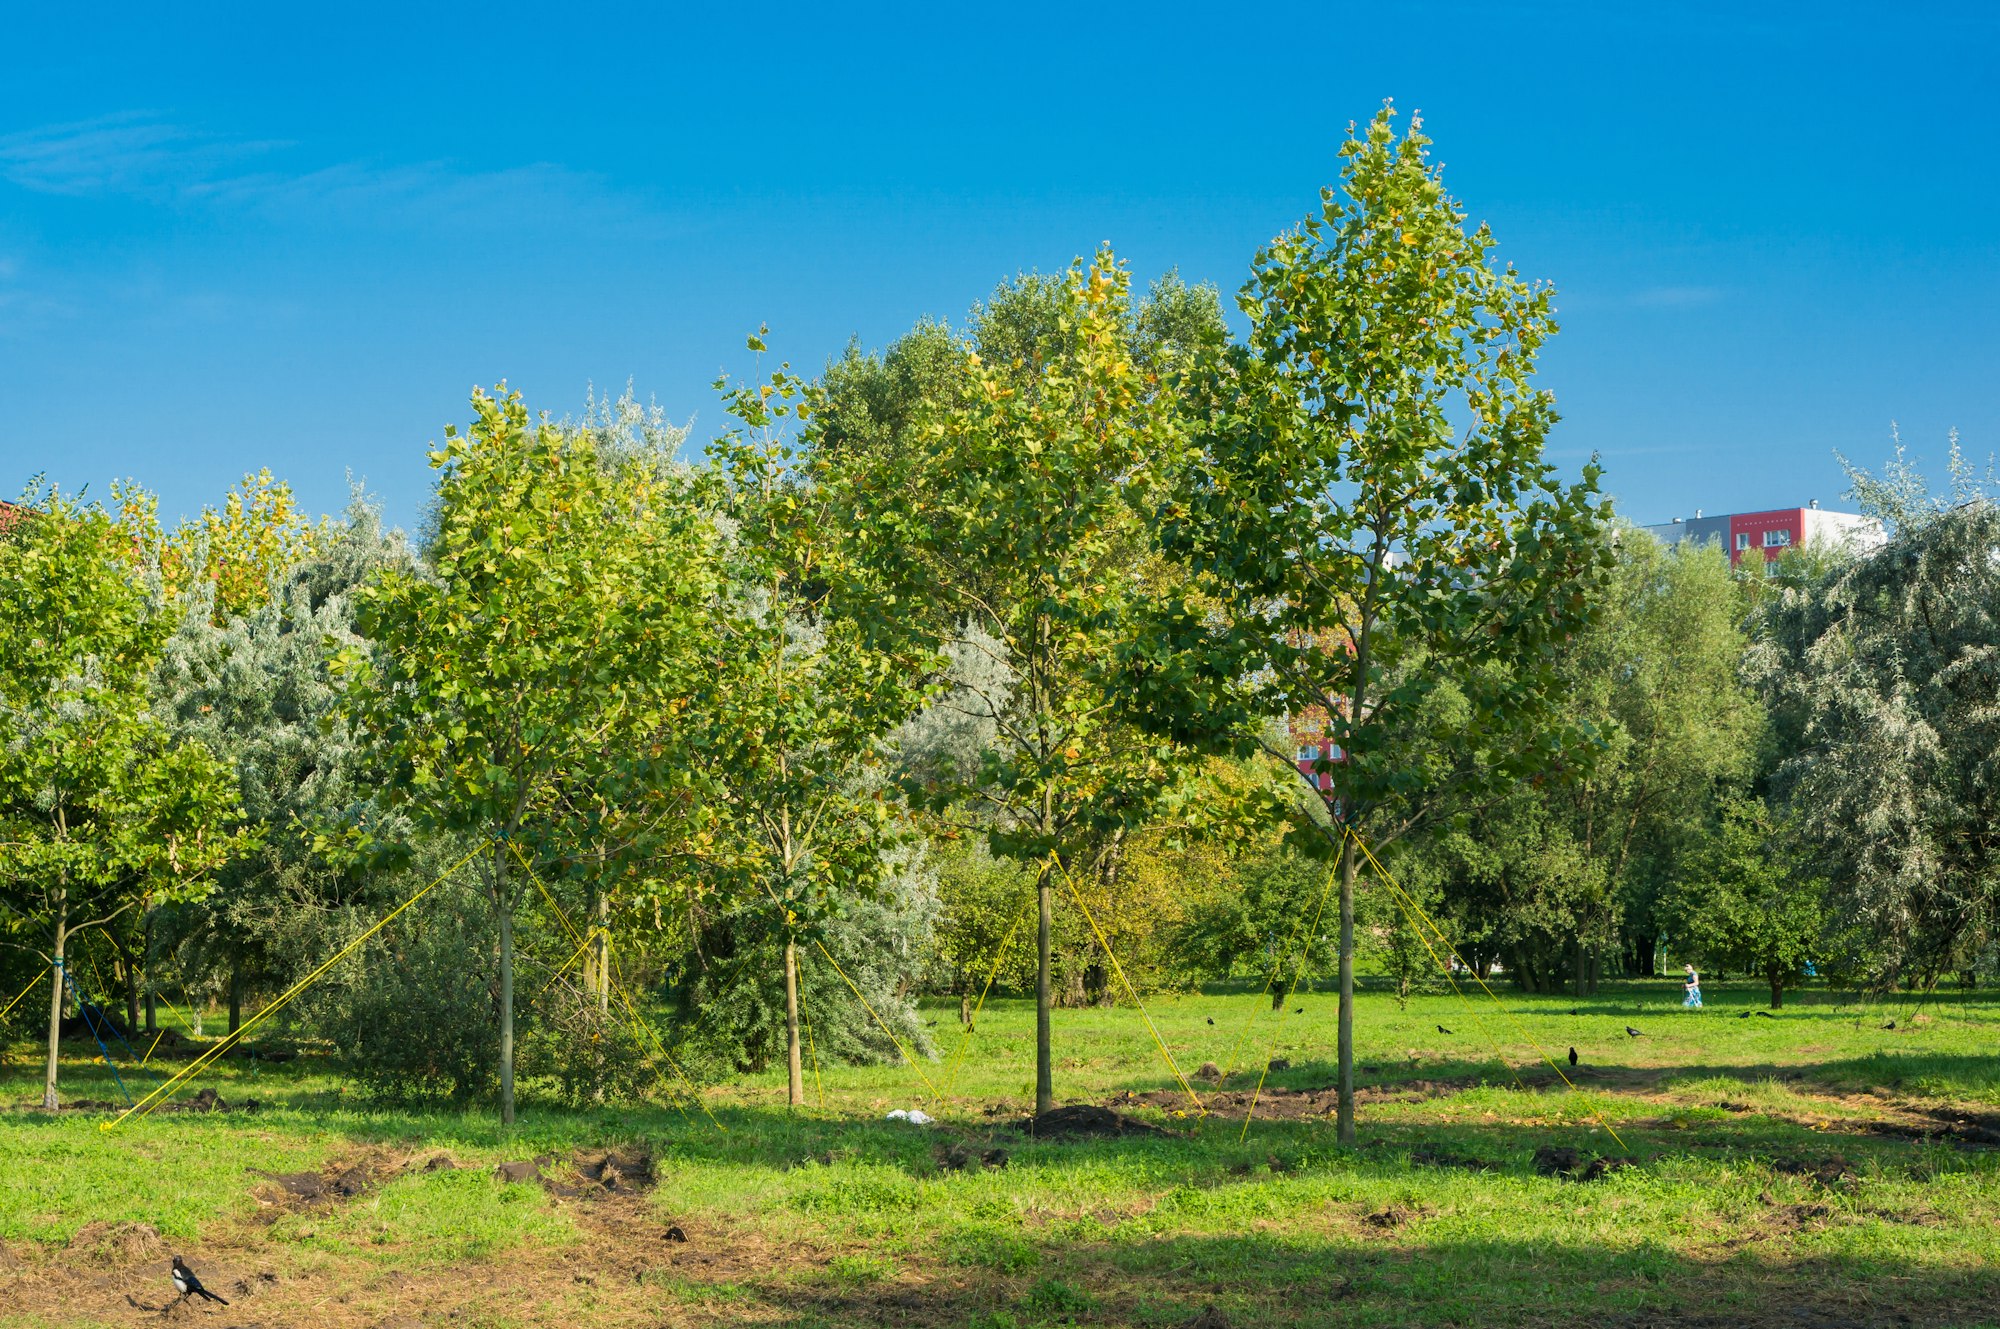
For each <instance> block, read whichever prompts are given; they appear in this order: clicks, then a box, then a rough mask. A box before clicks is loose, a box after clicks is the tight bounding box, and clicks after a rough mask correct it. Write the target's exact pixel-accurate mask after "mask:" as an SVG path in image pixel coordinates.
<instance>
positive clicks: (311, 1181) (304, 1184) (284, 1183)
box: [248, 1163, 369, 1206]
mask: <svg viewBox="0 0 2000 1329" xmlns="http://www.w3.org/2000/svg"><path fill="white" fill-rule="evenodd" d="M248 1171H249V1173H250V1175H251V1176H253V1177H262V1178H263V1179H264V1180H265V1181H267V1182H269V1183H270V1184H271V1185H272V1186H275V1187H276V1188H277V1190H278V1192H279V1194H280V1195H281V1196H282V1198H283V1199H284V1200H286V1201H287V1202H288V1203H291V1204H295V1205H299V1206H305V1205H313V1204H320V1203H324V1202H327V1201H332V1200H351V1199H353V1198H354V1197H355V1196H357V1195H359V1194H361V1193H362V1192H363V1191H365V1190H367V1189H368V1185H369V1175H368V1170H367V1169H366V1168H364V1167H362V1166H361V1165H360V1164H358V1163H357V1164H350V1165H348V1166H346V1167H341V1166H339V1165H337V1164H336V1165H334V1166H333V1167H331V1168H329V1169H328V1170H327V1171H325V1172H266V1171H264V1170H263V1169H262V1168H254V1167H253V1168H250V1169H248Z"/></svg>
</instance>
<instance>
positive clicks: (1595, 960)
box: [1590, 946, 1604, 997]
mask: <svg viewBox="0 0 2000 1329" xmlns="http://www.w3.org/2000/svg"><path fill="white" fill-rule="evenodd" d="M1603 966H1604V952H1603V950H1602V949H1601V948H1599V947H1597V946H1592V947H1591V948H1590V995H1591V996H1593V997H1594V996H1596V995H1597V976H1598V972H1599V971H1600V970H1601V969H1602V968H1603Z"/></svg>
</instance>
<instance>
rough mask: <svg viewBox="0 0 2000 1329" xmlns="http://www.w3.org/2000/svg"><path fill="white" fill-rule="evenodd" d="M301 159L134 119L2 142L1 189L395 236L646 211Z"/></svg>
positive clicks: (569, 178)
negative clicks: (389, 229) (337, 224)
mask: <svg viewBox="0 0 2000 1329" xmlns="http://www.w3.org/2000/svg"><path fill="white" fill-rule="evenodd" d="M298 155H299V154H298V151H297V148H296V145H294V144H290V143H286V142H282V141H278V140H247V139H225V138H220V137H217V136H214V135H209V134H205V133H202V132H200V131H197V130H192V129H188V128H186V127H184V126H180V125H176V124H173V123H172V122H170V121H168V120H166V119H164V118H162V117H160V116H157V115H154V114H151V113H148V112H128V113H125V114H121V115H115V116H107V117H104V118H101V119H97V120H87V121H80V122H77V123H73V124H61V125H46V126H43V127H41V128H38V129H30V130H26V131H23V132H20V133H15V134H9V135H5V136H0V181H5V182H7V183H8V184H12V185H14V186H16V187H17V188H21V189H26V190H30V191H33V192H35V193H43V194H61V195H66V196H71V197H131V198H139V199H143V200H146V201H150V202H154V203H159V204H164V205H170V206H181V207H214V208H220V209H232V210H239V211H247V210H254V211H262V212H266V213H270V214H283V215H286V216H288V217H296V218H300V219H304V220H309V221H322V220H326V219H328V218H337V219H340V220H343V221H347V222H362V223H367V222H373V223H376V224H384V223H386V224H391V225H407V224H412V223H415V224H422V223H425V222H444V223H451V224H456V225H466V224H475V225H476V224H480V223H482V222H493V223H495V224H507V225H518V224H519V223H520V222H522V221H524V220H528V221H532V220H535V219H537V218H539V219H542V220H550V219H561V220H563V221H564V222H566V223H569V222H574V221H576V220H578V219H580V218H584V217H590V218H595V219H596V220H597V221H598V222H600V223H609V224H617V223H630V222H633V221H636V220H639V219H640V218H642V217H643V216H645V215H646V214H647V211H648V210H647V209H646V208H645V207H643V206H642V205H641V204H640V203H639V202H638V201H637V200H635V199H633V198H632V197H630V196H628V195H623V194H620V193H618V192H616V191H614V190H612V189H611V188H610V187H609V186H608V185H607V184H606V183H605V182H604V181H602V180H601V179H599V178H597V177H595V176H591V175H587V174H584V173H581V172H577V171H573V170H570V169H568V168H566V167H562V166H557V165H552V164H548V163H541V162H535V163H526V164H523V165H520V166H515V167H508V168H505V169H500V170H470V169H467V168H465V167H462V166H459V165H457V164H454V163H452V162H447V161H425V162H403V163H379V162H369V161H347V162H336V163H332V164H299V163H297V162H296V160H295V159H296V158H297V156H298Z"/></svg>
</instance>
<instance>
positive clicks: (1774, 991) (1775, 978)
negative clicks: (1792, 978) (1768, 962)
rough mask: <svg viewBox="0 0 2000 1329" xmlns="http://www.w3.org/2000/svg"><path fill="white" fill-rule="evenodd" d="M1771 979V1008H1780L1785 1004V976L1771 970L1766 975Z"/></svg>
mask: <svg viewBox="0 0 2000 1329" xmlns="http://www.w3.org/2000/svg"><path fill="white" fill-rule="evenodd" d="M1766 977H1767V978H1769V979H1770V980H1771V1009H1772V1010H1774V1011H1775V1010H1782V1009H1783V1008H1784V1005H1785V977H1784V975H1783V974H1780V973H1778V972H1777V971H1776V970H1772V971H1771V973H1769V974H1767V975H1766Z"/></svg>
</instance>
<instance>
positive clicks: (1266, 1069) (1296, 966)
mask: <svg viewBox="0 0 2000 1329" xmlns="http://www.w3.org/2000/svg"><path fill="white" fill-rule="evenodd" d="M1331 885H1333V874H1332V873H1331V872H1329V873H1327V874H1326V886H1322V887H1320V888H1319V906H1318V907H1317V908H1316V909H1314V910H1313V921H1312V930H1311V931H1310V932H1308V933H1307V934H1306V944H1305V945H1303V946H1300V947H1298V958H1297V959H1296V960H1294V961H1293V962H1292V983H1291V987H1292V990H1293V991H1297V990H1298V986H1299V971H1300V970H1301V969H1303V968H1305V963H1306V956H1307V955H1308V954H1309V953H1311V950H1312V940H1313V938H1314V937H1317V936H1318V935H1319V920H1320V917H1321V915H1323V914H1324V913H1325V912H1326V894H1327V887H1328V886H1331ZM1297 940H1298V935H1297V934H1296V933H1294V934H1293V941H1294V943H1296V942H1297ZM1278 963H1279V964H1280V965H1282V964H1283V963H1284V961H1283V960H1282V959H1281V960H1279V962H1278ZM1271 977H1272V978H1276V977H1277V971H1276V970H1275V969H1274V970H1272V972H1271ZM1264 990H1265V991H1266V992H1269V991H1270V990H1271V984H1270V982H1269V981H1266V982H1265V984H1264ZM1259 1000H1260V1001H1261V1000H1262V999H1261V998H1260V999H1259ZM1256 1015H1257V1013H1256V1012H1255V1011H1252V1012H1251V1013H1250V1016H1251V1018H1252V1019H1253V1020H1254V1019H1255V1018H1256ZM1279 1028H1280V1029H1282V1028H1283V1026H1282V1025H1280V1026H1279ZM1243 1031H1244V1032H1245V1033H1246V1034H1247V1033H1248V1032H1249V1031H1250V1026H1249V1025H1247V1024H1246V1025H1245V1026H1244V1027H1243ZM1277 1053H1278V1035H1277V1034H1276V1033H1275V1032H1274V1033H1273V1034H1272V1035H1271V1050H1270V1051H1269V1052H1267V1053H1265V1054H1264V1065H1263V1067H1262V1069H1260V1070H1259V1071H1258V1072H1257V1088H1256V1089H1255V1090H1254V1091H1252V1093H1251V1095H1250V1106H1249V1108H1248V1109H1246V1110H1245V1111H1244V1113H1243V1130H1242V1131H1241V1133H1239V1134H1238V1135H1237V1137H1236V1141H1237V1143H1238V1144H1241V1143H1242V1142H1243V1141H1244V1140H1246V1139H1248V1138H1249V1137H1250V1119H1251V1118H1252V1117H1254V1116H1256V1115H1257V1100H1258V1099H1260V1098H1262V1097H1263V1096H1264V1077H1265V1076H1267V1075H1269V1074H1270V1073H1271V1058H1272V1057H1274V1056H1276V1055H1277ZM1231 1059H1232V1060H1234V1058H1233V1056H1232V1058H1231Z"/></svg>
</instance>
